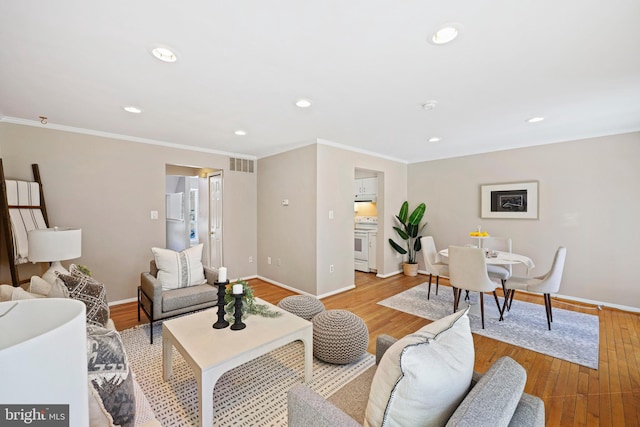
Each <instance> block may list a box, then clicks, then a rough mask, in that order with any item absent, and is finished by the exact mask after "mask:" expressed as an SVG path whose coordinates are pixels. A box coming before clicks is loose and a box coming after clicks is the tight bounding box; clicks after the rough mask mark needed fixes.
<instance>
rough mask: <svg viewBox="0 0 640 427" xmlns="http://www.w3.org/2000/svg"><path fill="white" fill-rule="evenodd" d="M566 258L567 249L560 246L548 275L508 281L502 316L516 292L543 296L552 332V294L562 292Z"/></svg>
mask: <svg viewBox="0 0 640 427" xmlns="http://www.w3.org/2000/svg"><path fill="white" fill-rule="evenodd" d="M566 257H567V248H565V247H564V246H560V247H559V248H558V250H557V251H556V255H555V256H554V258H553V264H551V269H550V270H549V272H548V273H547V274H544V275H542V276H537V277H518V276H513V277H511V278H510V279H509V280H507V283H505V287H506V289H507V292H508V294H507V296H506V297H505V303H504V305H503V307H502V312H501V314H504V308H505V307H507V309H510V308H511V303H512V302H513V296H514V295H515V293H516V290H522V291H527V292H534V293H538V294H543V295H544V306H545V309H546V311H547V326H548V327H549V330H551V322H553V313H552V312H551V294H552V293H556V292H558V290H560V282H561V281H562V271H563V270H564V261H565V259H566ZM507 301H508V303H507ZM507 304H508V306H507Z"/></svg>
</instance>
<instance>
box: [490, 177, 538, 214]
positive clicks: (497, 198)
mask: <svg viewBox="0 0 640 427" xmlns="http://www.w3.org/2000/svg"><path fill="white" fill-rule="evenodd" d="M480 217H481V218H502V219H505V218H506V219H538V181H528V182H513V183H505V184H483V185H481V186H480Z"/></svg>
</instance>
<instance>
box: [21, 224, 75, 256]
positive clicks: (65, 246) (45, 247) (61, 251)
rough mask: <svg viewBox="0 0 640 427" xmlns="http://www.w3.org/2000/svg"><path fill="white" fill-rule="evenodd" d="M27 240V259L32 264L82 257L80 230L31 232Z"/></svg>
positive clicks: (56, 229) (53, 229) (45, 229)
mask: <svg viewBox="0 0 640 427" xmlns="http://www.w3.org/2000/svg"><path fill="white" fill-rule="evenodd" d="M28 239H29V254H28V258H29V261H32V262H51V261H63V260H67V259H74V258H80V255H82V230H81V229H79V228H64V227H54V228H43V229H39V230H31V231H29V234H28Z"/></svg>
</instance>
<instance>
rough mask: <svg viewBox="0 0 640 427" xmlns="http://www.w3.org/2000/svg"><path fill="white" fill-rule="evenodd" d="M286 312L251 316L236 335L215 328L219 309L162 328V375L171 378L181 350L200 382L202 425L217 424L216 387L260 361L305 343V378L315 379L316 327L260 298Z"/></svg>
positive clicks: (167, 378) (270, 306)
mask: <svg viewBox="0 0 640 427" xmlns="http://www.w3.org/2000/svg"><path fill="white" fill-rule="evenodd" d="M256 302H257V303H258V304H267V305H268V306H269V308H271V309H272V310H277V311H279V312H281V313H282V316H280V317H275V318H268V317H262V316H257V315H252V316H248V317H247V318H246V319H245V320H244V321H243V322H244V323H245V324H246V325H247V327H246V328H245V329H242V330H239V331H233V330H231V329H230V328H229V327H226V328H224V329H214V328H213V327H212V325H213V324H214V323H215V322H216V320H217V319H218V316H217V308H213V309H209V310H205V311H201V312H199V313H195V314H191V315H189V316H184V317H178V318H176V319H171V320H166V321H165V322H164V323H163V324H162V373H163V376H164V380H165V381H168V380H169V379H170V378H171V375H172V373H173V372H172V371H173V366H172V365H173V351H172V347H175V348H176V349H177V350H178V351H179V352H180V354H182V356H183V357H184V359H185V360H186V361H187V363H188V364H189V366H190V367H191V369H192V370H193V373H194V375H195V377H196V380H197V382H198V405H199V413H200V426H207V427H209V426H211V425H213V388H214V387H215V385H216V382H217V381H218V378H220V376H222V374H224V373H225V372H227V371H228V370H230V369H232V368H235V367H236V366H239V365H242V364H243V363H246V362H248V361H250V360H252V359H255V358H256V357H258V356H261V355H263V354H265V353H268V352H270V351H271V350H274V349H276V348H278V347H282V346H284V345H286V344H288V343H290V342H293V341H297V340H300V341H302V342H303V343H304V379H305V382H310V381H311V379H312V377H313V328H312V323H311V322H309V321H307V320H304V319H302V318H300V317H298V316H295V315H293V314H291V313H289V312H286V311H284V310H282V309H280V308H278V307H276V306H274V305H272V304H269V303H268V302H266V301H263V300H261V299H259V298H256Z"/></svg>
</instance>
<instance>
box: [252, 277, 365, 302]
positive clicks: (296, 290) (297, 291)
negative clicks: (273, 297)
mask: <svg viewBox="0 0 640 427" xmlns="http://www.w3.org/2000/svg"><path fill="white" fill-rule="evenodd" d="M257 277H258V279H260V280H264V281H265V282H269V283H271V284H272V285H276V286H279V287H281V288H284V289H287V290H289V291H292V292H296V293H298V294H302V295H309V296H312V297H316V298H318V299H322V298H326V297H328V296H331V295H336V294H340V293H342V292H346V291H349V290H351V289H355V287H356V285H351V286H345V287H344V288H340V289H336V290H335V291H331V292H327V293H326V294H321V295H314V294H312V293H309V292H305V291H302V290H300V289H296V288H294V287H291V286H287V285H285V284H284V283H280V282H276V281H275V280H271V279H268V278H266V277H262V276H257Z"/></svg>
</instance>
